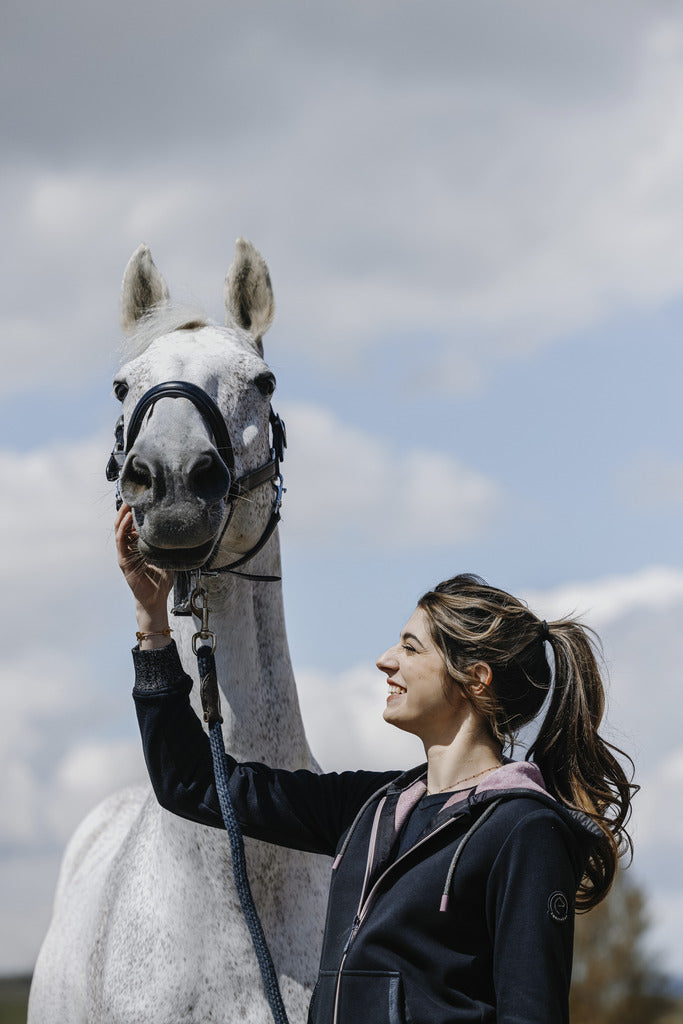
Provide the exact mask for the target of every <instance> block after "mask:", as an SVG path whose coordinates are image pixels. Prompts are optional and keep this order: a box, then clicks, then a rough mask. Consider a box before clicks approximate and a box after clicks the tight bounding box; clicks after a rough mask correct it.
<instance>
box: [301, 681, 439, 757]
mask: <svg viewBox="0 0 683 1024" xmlns="http://www.w3.org/2000/svg"><path fill="white" fill-rule="evenodd" d="M297 690H298V693H299V700H300V702H301V712H302V715H303V719H304V724H305V726H306V735H307V737H308V742H309V744H310V747H311V750H312V752H313V756H314V757H316V758H317V760H318V762H319V763H320V766H321V768H322V769H323V771H346V770H348V769H350V768H356V767H363V768H368V769H371V770H378V771H383V770H385V769H390V768H409V767H411V766H412V765H413V764H419V763H420V762H421V761H423V760H424V749H423V748H422V745H421V744H420V742H419V741H418V740H416V739H415V737H414V736H409V735H408V734H407V733H404V732H401V731H400V730H398V729H396V728H394V727H393V726H390V725H387V724H386V723H385V722H384V721H383V719H382V709H383V707H384V704H385V701H386V695H387V685H386V678H385V676H384V675H381V674H380V672H379V670H378V669H372V668H369V667H367V666H364V665H357V666H355V667H353V668H350V669H347V670H346V671H345V672H340V673H339V674H338V675H334V674H332V673H326V672H319V671H312V670H308V671H302V672H297ZM340 716H343V719H344V728H343V729H340V728H339V721H340Z"/></svg>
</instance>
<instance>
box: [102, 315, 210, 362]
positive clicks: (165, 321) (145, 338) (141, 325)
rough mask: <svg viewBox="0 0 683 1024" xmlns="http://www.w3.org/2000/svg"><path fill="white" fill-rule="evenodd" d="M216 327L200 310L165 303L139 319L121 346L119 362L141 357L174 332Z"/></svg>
mask: <svg viewBox="0 0 683 1024" xmlns="http://www.w3.org/2000/svg"><path fill="white" fill-rule="evenodd" d="M210 326H216V325H215V324H214V322H213V320H210V319H209V318H208V317H207V316H206V315H205V314H204V313H203V312H201V310H198V309H196V308H193V307H192V306H186V305H182V306H181V305H175V304H174V303H172V302H166V303H164V305H163V306H160V307H159V308H158V309H153V310H151V311H150V312H149V313H146V314H145V315H144V316H142V317H140V319H139V320H138V323H137V327H136V328H135V331H134V333H133V334H131V335H130V336H129V337H128V338H125V339H124V341H123V344H122V345H121V350H120V351H121V362H122V363H127V362H129V361H130V360H131V359H136V358H137V357H138V356H140V355H142V353H143V352H145V351H146V350H147V349H148V348H149V346H150V345H151V344H152V342H153V341H156V339H157V338H161V337H162V336H163V335H164V334H172V333H173V332H174V331H180V330H183V329H186V330H198V329H199V328H200V327H210Z"/></svg>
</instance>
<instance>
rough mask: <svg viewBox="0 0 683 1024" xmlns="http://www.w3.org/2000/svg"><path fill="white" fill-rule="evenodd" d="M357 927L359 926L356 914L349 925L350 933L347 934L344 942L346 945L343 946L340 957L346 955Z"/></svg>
mask: <svg viewBox="0 0 683 1024" xmlns="http://www.w3.org/2000/svg"><path fill="white" fill-rule="evenodd" d="M359 926H360V916H359V915H358V914H356V916H355V917H354V919H353V924H352V925H351V931H350V932H349V937H348V939H347V940H346V945H345V946H344V949H343V951H342V956H343V955H344V953H346V951H347V950H348V948H349V946H350V945H351V943H352V942H353V940H354V938H355V937H356V932H357V931H358V928H359Z"/></svg>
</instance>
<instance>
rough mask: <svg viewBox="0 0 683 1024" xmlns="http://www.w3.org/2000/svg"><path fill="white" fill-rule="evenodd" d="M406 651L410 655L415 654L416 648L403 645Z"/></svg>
mask: <svg viewBox="0 0 683 1024" xmlns="http://www.w3.org/2000/svg"><path fill="white" fill-rule="evenodd" d="M401 647H402V648H403V650H404V651H409V652H410V654H415V648H414V647H411V646H410V644H401Z"/></svg>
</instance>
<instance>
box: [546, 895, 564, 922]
mask: <svg viewBox="0 0 683 1024" xmlns="http://www.w3.org/2000/svg"><path fill="white" fill-rule="evenodd" d="M548 913H549V914H550V916H551V917H552V919H553V921H559V923H560V924H562V923H563V922H564V921H566V920H567V918H568V917H569V900H568V899H567V897H566V896H565V894H564V893H563V892H554V893H552V894H551V896H550V898H549V899H548Z"/></svg>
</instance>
